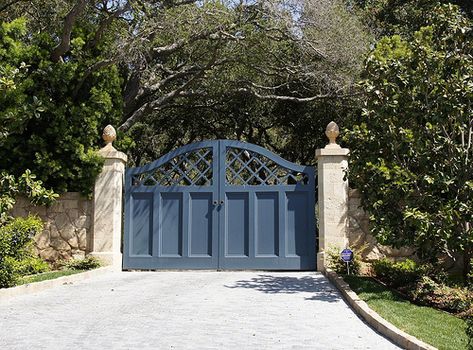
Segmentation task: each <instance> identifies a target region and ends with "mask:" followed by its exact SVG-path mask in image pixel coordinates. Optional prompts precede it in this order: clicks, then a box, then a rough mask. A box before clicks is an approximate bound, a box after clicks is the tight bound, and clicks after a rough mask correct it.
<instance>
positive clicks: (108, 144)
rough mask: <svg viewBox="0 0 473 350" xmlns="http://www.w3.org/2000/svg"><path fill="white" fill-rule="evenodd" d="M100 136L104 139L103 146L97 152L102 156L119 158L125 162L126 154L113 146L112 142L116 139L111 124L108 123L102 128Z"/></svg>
mask: <svg viewBox="0 0 473 350" xmlns="http://www.w3.org/2000/svg"><path fill="white" fill-rule="evenodd" d="M102 138H103V140H104V141H105V146H104V147H103V148H101V149H100V150H99V154H100V155H101V156H102V157H104V158H107V159H120V160H122V161H124V162H125V163H126V161H127V160H128V157H127V155H126V154H125V153H123V152H120V151H118V150H117V149H116V148H115V147H113V144H112V143H113V141H115V140H116V139H117V132H116V130H115V128H114V127H113V126H112V125H110V124H109V125H107V126H106V127H105V128H104V129H103V133H102Z"/></svg>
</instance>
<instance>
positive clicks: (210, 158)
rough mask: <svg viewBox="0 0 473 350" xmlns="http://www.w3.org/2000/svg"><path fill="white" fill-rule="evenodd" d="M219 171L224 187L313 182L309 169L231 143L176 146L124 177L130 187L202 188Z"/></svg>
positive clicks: (249, 146) (247, 145) (243, 144)
mask: <svg viewBox="0 0 473 350" xmlns="http://www.w3.org/2000/svg"><path fill="white" fill-rule="evenodd" d="M222 169H224V170H223V173H224V174H225V176H224V177H225V179H226V180H225V181H226V184H227V185H282V184H301V185H306V184H308V183H309V182H312V181H314V169H313V168H312V167H310V166H303V165H299V164H295V163H292V162H289V161H287V160H285V159H283V158H281V157H280V156H278V155H277V154H275V153H273V152H271V151H269V150H267V149H265V148H263V147H261V146H257V145H254V144H251V143H246V142H241V141H235V140H211V141H202V142H195V143H192V144H189V145H185V146H182V147H179V148H177V149H175V150H173V151H171V152H169V153H167V154H166V155H164V156H163V157H161V158H159V159H157V160H155V161H153V162H151V163H149V164H146V165H144V166H141V167H135V168H129V169H127V177H128V176H129V177H131V179H132V183H131V185H132V186H134V185H135V186H136V185H144V186H155V185H160V186H173V185H184V186H189V185H195V186H206V185H211V184H212V178H213V176H214V175H215V173H216V172H222Z"/></svg>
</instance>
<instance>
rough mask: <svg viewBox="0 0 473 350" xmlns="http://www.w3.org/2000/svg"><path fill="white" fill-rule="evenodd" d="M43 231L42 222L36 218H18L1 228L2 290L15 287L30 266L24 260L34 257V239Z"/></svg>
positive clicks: (0, 285) (0, 267) (0, 277)
mask: <svg viewBox="0 0 473 350" xmlns="http://www.w3.org/2000/svg"><path fill="white" fill-rule="evenodd" d="M42 229H43V224H42V222H41V220H39V219H38V218H36V217H34V216H29V217H27V218H16V219H13V220H11V221H9V222H8V223H7V224H5V225H3V226H0V288H5V287H11V286H14V285H15V283H16V281H17V280H18V277H19V276H20V275H21V272H22V270H23V269H24V268H26V266H27V265H28V262H23V260H28V259H31V258H32V256H33V255H32V245H33V237H34V236H35V235H36V233H37V232H40V231H41V230H42ZM30 268H32V266H30V267H28V269H30Z"/></svg>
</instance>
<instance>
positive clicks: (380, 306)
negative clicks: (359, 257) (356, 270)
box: [344, 275, 467, 350]
mask: <svg viewBox="0 0 473 350" xmlns="http://www.w3.org/2000/svg"><path fill="white" fill-rule="evenodd" d="M344 279H345V281H346V282H347V283H348V284H349V285H350V288H351V289H352V290H353V291H354V292H355V293H356V294H357V295H358V297H359V298H360V299H361V300H363V301H365V302H366V303H367V304H368V306H369V307H370V308H372V309H373V310H374V311H376V312H377V313H378V314H379V315H380V316H381V317H382V318H384V319H385V320H387V321H388V322H390V323H392V324H393V325H395V326H396V327H398V328H400V329H402V330H403V331H405V332H407V333H408V334H411V335H413V336H415V337H416V338H418V339H421V340H423V341H424V342H426V343H428V344H431V345H433V346H435V347H436V348H438V349H451V350H458V349H464V348H465V347H466V344H467V337H466V334H464V329H465V323H464V322H463V320H462V319H460V318H458V317H456V316H454V315H451V314H449V313H447V312H443V311H439V310H436V309H434V308H431V307H426V306H419V305H416V304H414V303H411V302H409V300H407V299H405V298H404V297H403V296H402V295H400V294H399V293H397V292H396V291H394V290H392V289H389V288H387V287H385V286H383V285H381V284H379V283H377V282H376V281H374V280H373V279H372V278H369V277H360V276H354V275H352V276H344ZM452 335H455V336H452Z"/></svg>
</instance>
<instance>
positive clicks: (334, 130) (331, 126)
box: [325, 121, 340, 145]
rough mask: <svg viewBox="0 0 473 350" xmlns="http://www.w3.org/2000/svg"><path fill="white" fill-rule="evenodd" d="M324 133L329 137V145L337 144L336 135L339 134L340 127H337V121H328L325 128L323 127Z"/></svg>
mask: <svg viewBox="0 0 473 350" xmlns="http://www.w3.org/2000/svg"><path fill="white" fill-rule="evenodd" d="M325 135H327V137H328V139H329V141H330V142H329V145H336V144H337V141H336V140H337V137H338V135H340V128H339V127H338V125H337V123H335V122H333V121H332V122H330V123H328V125H327V129H325Z"/></svg>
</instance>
